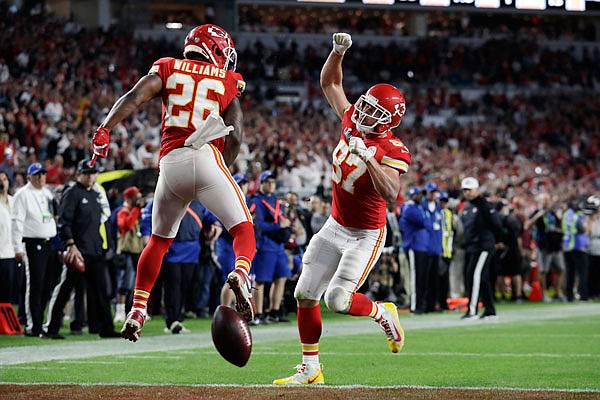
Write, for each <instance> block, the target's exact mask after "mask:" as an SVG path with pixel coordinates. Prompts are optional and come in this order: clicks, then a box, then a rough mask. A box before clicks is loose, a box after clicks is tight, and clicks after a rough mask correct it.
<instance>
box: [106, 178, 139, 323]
mask: <svg viewBox="0 0 600 400" xmlns="http://www.w3.org/2000/svg"><path fill="white" fill-rule="evenodd" d="M123 196H124V200H125V201H124V202H123V207H121V208H120V209H119V211H118V213H117V249H116V253H117V255H120V256H121V257H118V258H119V260H120V261H121V262H120V265H119V266H118V267H119V271H118V274H117V304H116V308H115V317H114V322H125V317H126V315H127V313H128V312H129V309H131V304H132V296H133V287H134V285H135V275H136V267H137V262H138V260H139V258H140V253H141V252H142V250H143V249H144V242H143V240H142V233H141V231H140V217H141V215H142V209H143V208H144V207H145V206H146V200H145V199H144V197H142V193H141V192H140V189H138V188H137V187H135V186H130V187H128V188H127V189H125V190H124V191H123Z"/></svg>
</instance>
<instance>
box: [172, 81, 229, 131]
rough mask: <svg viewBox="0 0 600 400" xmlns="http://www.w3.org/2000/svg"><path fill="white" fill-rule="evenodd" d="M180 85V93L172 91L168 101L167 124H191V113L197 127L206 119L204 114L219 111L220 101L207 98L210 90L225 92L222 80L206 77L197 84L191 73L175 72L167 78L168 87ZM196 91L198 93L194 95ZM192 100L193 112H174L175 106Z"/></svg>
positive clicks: (183, 104)
mask: <svg viewBox="0 0 600 400" xmlns="http://www.w3.org/2000/svg"><path fill="white" fill-rule="evenodd" d="M178 85H180V87H181V92H180V93H172V94H170V95H169V99H168V102H167V115H168V117H167V118H166V119H165V125H166V126H177V127H182V128H186V127H188V126H189V124H190V114H191V120H192V125H194V128H195V129H197V128H198V127H199V126H200V125H201V123H202V121H203V120H204V119H205V118H204V115H208V114H210V112H211V111H213V110H214V111H216V112H218V111H219V102H218V101H216V100H210V99H208V98H207V95H208V92H209V91H212V92H215V93H217V94H220V95H224V94H225V85H224V84H223V82H222V81H219V80H216V79H211V78H204V79H202V80H201V81H199V82H198V83H197V84H196V82H195V81H194V78H192V77H191V76H190V75H186V74H180V73H177V72H176V73H174V74H172V75H171V76H169V78H168V79H167V85H166V86H167V89H176V88H177V86H178ZM194 92H195V93H196V95H195V96H194ZM191 101H193V102H194V104H193V107H192V110H193V111H192V112H191V113H190V112H189V111H183V110H178V112H177V113H176V114H175V113H173V107H174V106H179V107H183V106H186V105H188V104H189V103H190V102H191Z"/></svg>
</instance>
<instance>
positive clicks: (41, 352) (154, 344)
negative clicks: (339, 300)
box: [0, 303, 600, 366]
mask: <svg viewBox="0 0 600 400" xmlns="http://www.w3.org/2000/svg"><path fill="white" fill-rule="evenodd" d="M460 315H461V314H458V313H448V314H437V315H420V316H413V315H408V314H401V315H400V318H401V321H402V325H403V327H404V329H405V331H406V332H407V334H408V335H410V334H411V333H412V332H413V331H416V330H419V329H431V328H442V329H443V328H448V327H456V326H465V327H468V326H471V325H475V324H504V323H511V322H515V321H530V322H531V321H543V320H548V319H553V318H560V317H563V316H564V317H577V316H585V317H599V316H600V304H598V303H585V304H584V303H577V304H568V305H557V306H556V307H543V308H542V307H540V308H535V309H515V310H510V311H504V312H503V313H501V314H500V318H499V320H497V321H493V322H491V321H462V320H460ZM378 329H379V328H378V327H377V325H375V324H374V323H373V322H371V321H369V320H368V319H367V318H360V319H359V318H352V317H347V319H345V320H343V321H338V322H325V323H324V325H323V336H348V335H359V334H365V333H374V332H377V330H378ZM252 336H253V339H254V342H255V343H265V342H275V341H281V340H294V339H297V338H298V330H297V328H296V326H295V325H291V326H281V325H276V326H268V327H261V328H259V329H253V331H252ZM212 347H213V344H212V340H211V337H210V333H209V332H205V333H191V334H184V335H169V336H167V335H165V336H151V337H143V336H142V338H141V339H140V340H139V342H137V343H131V342H128V341H125V340H120V339H119V340H117V339H103V340H98V341H95V342H69V341H65V342H64V343H60V344H56V343H53V344H46V345H39V346H20V347H8V348H1V349H0V366H7V365H18V364H26V363H32V362H43V361H52V360H75V359H82V358H90V357H99V356H131V355H135V354H139V353H152V352H157V351H174V350H189V349H201V348H212ZM440 354H443V353H440ZM453 354H455V353H453ZM478 356H481V355H478Z"/></svg>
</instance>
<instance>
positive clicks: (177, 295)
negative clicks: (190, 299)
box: [160, 262, 197, 328]
mask: <svg viewBox="0 0 600 400" xmlns="http://www.w3.org/2000/svg"><path fill="white" fill-rule="evenodd" d="M196 265H197V264H195V263H172V262H163V265H162V268H161V272H160V274H161V275H162V279H163V285H164V286H163V288H164V291H165V297H164V300H165V322H166V324H167V328H170V327H171V324H172V323H173V322H175V321H179V322H181V321H183V306H184V301H185V298H186V294H187V293H188V292H189V291H190V290H192V287H193V286H192V285H193V279H192V278H193V276H194V270H195V269H196Z"/></svg>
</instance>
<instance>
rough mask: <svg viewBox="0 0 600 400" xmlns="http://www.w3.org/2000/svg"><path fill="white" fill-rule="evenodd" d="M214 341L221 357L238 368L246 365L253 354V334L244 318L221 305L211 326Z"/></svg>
mask: <svg viewBox="0 0 600 400" xmlns="http://www.w3.org/2000/svg"><path fill="white" fill-rule="evenodd" d="M211 333H212V340H213V343H214V344H215V347H216V348H217V351H218V352H219V354H221V356H222V357H223V358H224V359H226V360H227V361H229V362H230V363H232V364H233V365H237V366H238V367H243V366H244V365H246V363H247V362H248V360H249V359H250V354H251V353H252V334H251V333H250V327H249V326H248V323H247V322H246V320H245V319H244V318H242V316H241V315H240V314H239V313H238V312H237V311H236V310H234V309H233V308H230V307H227V306H224V305H220V306H219V307H217V309H216V310H215V313H214V314H213V318H212V326H211Z"/></svg>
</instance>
